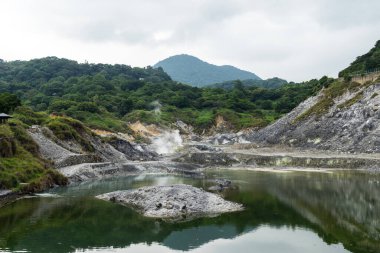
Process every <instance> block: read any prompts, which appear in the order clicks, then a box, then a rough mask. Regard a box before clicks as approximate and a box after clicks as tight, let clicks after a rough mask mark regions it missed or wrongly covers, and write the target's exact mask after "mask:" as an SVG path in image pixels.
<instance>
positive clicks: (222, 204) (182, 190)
mask: <svg viewBox="0 0 380 253" xmlns="http://www.w3.org/2000/svg"><path fill="white" fill-rule="evenodd" d="M97 198H99V199H102V200H107V201H112V202H115V203H120V204H123V205H127V206H131V207H133V208H135V209H136V210H137V211H139V212H141V214H143V215H144V216H146V217H152V218H164V219H170V220H172V219H174V220H188V219H192V218H195V217H200V216H210V215H216V214H221V213H226V212H235V211H240V210H243V206H242V205H241V204H237V203H233V202H230V201H226V200H224V199H223V198H222V197H220V196H219V195H216V194H213V193H209V192H206V191H204V190H202V189H199V188H195V187H193V186H190V185H184V184H178V185H171V186H150V187H142V188H139V189H136V190H128V191H116V192H111V193H106V194H103V195H99V196H97Z"/></svg>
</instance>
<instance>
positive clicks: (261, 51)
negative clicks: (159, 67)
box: [0, 0, 380, 81]
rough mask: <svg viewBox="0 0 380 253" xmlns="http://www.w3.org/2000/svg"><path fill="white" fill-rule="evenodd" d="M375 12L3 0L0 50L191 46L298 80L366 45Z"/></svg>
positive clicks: (76, 51)
mask: <svg viewBox="0 0 380 253" xmlns="http://www.w3.org/2000/svg"><path fill="white" fill-rule="evenodd" d="M378 10H380V2H379V1H378V0H362V1H360V0H319V1H316V0H260V1H259V0H191V1H178V0H177V1H176V0H160V1H157V0H128V1H125V0H55V1H51V0H33V1H32V0H24V1H23V0H3V1H1V3H0V29H1V31H2V32H3V34H2V40H0V48H2V49H3V50H4V56H3V55H0V58H1V57H3V58H8V59H17V58H21V59H27V58H34V57H43V56H46V55H57V56H60V57H67V58H73V59H77V60H79V61H83V60H89V61H96V62H110V63H125V64H131V65H150V64H154V63H155V62H156V61H158V60H160V59H162V58H164V57H168V56H170V55H171V54H177V53H190V54H195V55H196V56H198V57H200V58H203V59H205V60H207V61H210V62H212V63H215V64H234V65H236V66H238V67H241V68H245V69H247V70H250V71H253V72H255V73H257V74H258V75H260V76H262V77H264V78H265V77H271V76H280V77H283V78H287V79H289V80H296V81H301V80H307V79H310V78H314V77H320V76H322V75H324V74H329V75H336V74H337V72H338V71H339V70H340V69H342V68H343V67H345V66H346V65H348V64H349V63H350V62H351V61H352V60H353V59H354V58H355V57H356V56H357V55H359V54H362V53H364V52H366V51H368V50H369V48H370V47H372V46H373V45H374V43H375V42H376V40H378V39H380V36H379V35H380V15H378ZM9 20H12V25H11V27H10V25H9ZM24 37H28V40H22V38H24Z"/></svg>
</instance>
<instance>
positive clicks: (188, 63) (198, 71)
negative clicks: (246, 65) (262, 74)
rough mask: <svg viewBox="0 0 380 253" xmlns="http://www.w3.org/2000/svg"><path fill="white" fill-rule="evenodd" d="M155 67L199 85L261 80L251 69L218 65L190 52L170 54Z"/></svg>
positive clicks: (177, 78) (180, 79)
mask: <svg viewBox="0 0 380 253" xmlns="http://www.w3.org/2000/svg"><path fill="white" fill-rule="evenodd" d="M154 67H155V68H158V67H162V68H163V69H164V71H165V72H166V73H168V74H169V76H170V77H171V78H172V79H173V80H175V81H178V82H182V83H186V84H190V85H192V86H198V87H203V86H206V85H210V84H215V83H221V82H225V81H231V80H238V79H240V80H247V79H253V80H260V78H259V77H258V76H257V75H255V74H254V73H251V72H249V71H245V70H241V69H238V68H236V67H234V66H230V65H223V66H217V65H214V64H210V63H207V62H205V61H203V60H201V59H199V58H197V57H195V56H192V55H188V54H179V55H173V56H170V57H168V58H166V59H164V60H162V61H159V62H158V63H157V64H155V65H154Z"/></svg>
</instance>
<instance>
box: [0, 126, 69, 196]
mask: <svg viewBox="0 0 380 253" xmlns="http://www.w3.org/2000/svg"><path fill="white" fill-rule="evenodd" d="M0 136H1V137H0V138H3V139H2V140H6V141H4V142H3V141H1V142H0V150H1V154H0V156H1V158H0V189H12V190H14V191H20V192H35V191H42V190H45V189H47V188H49V187H51V186H53V185H55V184H58V185H64V184H67V179H66V178H65V177H64V176H62V175H61V174H59V173H58V172H57V171H54V170H52V169H51V168H50V164H49V163H48V162H47V161H45V160H43V159H41V158H40V157H39V156H38V147H37V144H36V143H34V141H33V140H32V139H31V138H30V137H29V136H28V134H27V133H26V131H25V129H24V128H22V127H21V126H18V125H15V126H9V125H0ZM9 146H11V149H12V152H8V153H6V154H5V155H4V153H5V151H4V150H7V147H9Z"/></svg>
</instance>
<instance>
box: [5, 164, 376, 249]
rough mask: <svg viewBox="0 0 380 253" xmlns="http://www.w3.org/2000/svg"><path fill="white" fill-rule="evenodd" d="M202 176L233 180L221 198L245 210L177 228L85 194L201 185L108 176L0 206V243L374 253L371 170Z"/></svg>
mask: <svg viewBox="0 0 380 253" xmlns="http://www.w3.org/2000/svg"><path fill="white" fill-rule="evenodd" d="M208 176H209V177H224V178H230V179H232V180H233V181H234V182H235V183H236V184H238V185H239V189H238V190H233V191H229V192H226V193H225V197H226V198H227V199H230V200H233V201H236V202H240V203H243V204H244V205H245V207H246V210H245V211H243V212H239V213H232V214H224V215H221V216H218V217H214V218H201V219H197V220H194V221H191V222H185V223H179V224H171V223H166V222H161V221H159V220H154V219H147V218H144V217H142V216H140V215H138V214H137V213H136V212H134V211H132V210H130V209H129V208H125V207H123V206H119V205H115V204H113V203H108V202H104V201H100V200H97V199H94V198H93V197H92V196H94V195H97V194H101V193H105V192H109V191H114V190H121V189H130V188H136V187H140V186H144V185H153V184H160V185H165V184H173V183H187V184H193V185H195V186H198V187H204V188H207V187H208V185H209V182H208V181H207V180H201V179H189V178H180V177H173V176H162V175H161V176H159V175H148V176H138V177H127V178H119V179H108V180H104V181H100V182H92V183H86V184H81V185H78V186H73V187H69V188H61V189H56V190H54V191H52V192H51V193H54V194H59V195H61V196H62V197H60V198H32V199H23V200H20V201H18V202H16V203H13V204H12V205H8V206H6V207H4V208H2V209H0V249H3V250H5V249H8V250H10V251H13V252H14V251H19V250H25V249H26V250H27V251H28V252H75V251H80V250H86V251H100V252H109V251H111V250H112V252H114V251H115V252H117V251H120V252H121V251H122V249H123V250H125V249H128V252H150V251H151V252H153V251H154V252H168V251H169V249H170V250H173V251H178V250H181V251H189V250H191V251H194V252H206V251H207V252H216V251H218V252H231V251H232V249H233V250H234V251H236V252H355V253H360V252H379V250H378V249H380V240H379V231H380V226H379V224H380V223H379V220H380V213H379V212H380V199H379V198H380V185H379V183H378V182H380V180H379V176H378V175H371V174H367V173H352V172H344V173H332V174H326V173H302V172H297V173H268V172H249V171H214V172H210V174H209V175H208ZM342 245H343V246H342ZM343 247H344V248H346V250H344V248H343ZM254 250H257V251H254Z"/></svg>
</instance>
